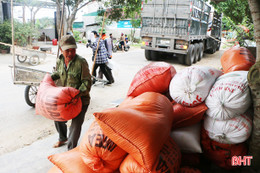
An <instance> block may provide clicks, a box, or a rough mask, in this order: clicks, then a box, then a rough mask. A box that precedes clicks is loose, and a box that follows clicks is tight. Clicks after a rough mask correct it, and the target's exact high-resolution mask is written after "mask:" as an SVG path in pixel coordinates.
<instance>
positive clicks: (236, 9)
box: [211, 0, 253, 25]
mask: <svg viewBox="0 0 260 173" xmlns="http://www.w3.org/2000/svg"><path fill="white" fill-rule="evenodd" d="M211 4H212V5H213V6H214V7H215V9H216V10H217V11H218V12H220V13H224V15H225V16H226V17H229V18H230V19H231V20H232V21H233V22H234V23H235V24H236V25H238V24H240V23H242V22H243V20H244V18H245V17H247V18H248V21H249V22H251V23H253V21H252V17H251V13H250V9H249V5H248V2H247V0H227V1H225V2H220V3H218V4H215V3H211Z"/></svg>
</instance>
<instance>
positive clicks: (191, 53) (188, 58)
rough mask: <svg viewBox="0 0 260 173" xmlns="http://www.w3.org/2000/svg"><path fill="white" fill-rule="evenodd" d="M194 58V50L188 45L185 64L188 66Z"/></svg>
mask: <svg viewBox="0 0 260 173" xmlns="http://www.w3.org/2000/svg"><path fill="white" fill-rule="evenodd" d="M194 58H195V48H194V45H193V44H190V46H189V49H188V52H187V54H186V57H185V64H186V65H188V66H190V65H192V63H193V62H194Z"/></svg>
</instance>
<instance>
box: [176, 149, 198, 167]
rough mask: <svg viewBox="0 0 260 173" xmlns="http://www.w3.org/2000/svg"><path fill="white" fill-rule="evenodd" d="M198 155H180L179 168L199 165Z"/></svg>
mask: <svg viewBox="0 0 260 173" xmlns="http://www.w3.org/2000/svg"><path fill="white" fill-rule="evenodd" d="M200 156H201V154H200V153H183V152H182V153H181V167H184V166H191V167H197V166H198V165H200V162H201V161H200Z"/></svg>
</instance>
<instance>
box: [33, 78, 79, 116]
mask: <svg viewBox="0 0 260 173" xmlns="http://www.w3.org/2000/svg"><path fill="white" fill-rule="evenodd" d="M79 92H80V91H79V90H77V89H75V88H72V87H56V85H55V83H54V81H53V80H52V78H51V76H50V75H49V74H46V75H45V77H44V78H43V80H42V81H41V84H40V87H39V89H38V92H37V97H36V104H35V110H36V114H37V115H43V116H45V117H46V118H48V119H51V120H55V121H67V120H70V119H73V118H75V117H76V116H77V115H78V114H79V113H80V111H81V107H82V103H81V99H77V100H76V101H75V102H73V103H72V102H71V100H72V99H73V98H74V97H75V96H76V95H77V94H79Z"/></svg>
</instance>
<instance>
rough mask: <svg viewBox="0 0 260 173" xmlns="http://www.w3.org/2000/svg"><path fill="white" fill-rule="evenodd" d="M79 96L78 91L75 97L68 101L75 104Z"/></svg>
mask: <svg viewBox="0 0 260 173" xmlns="http://www.w3.org/2000/svg"><path fill="white" fill-rule="evenodd" d="M80 97H81V92H80V93H78V94H77V95H76V96H75V97H73V98H72V99H71V101H70V102H71V103H73V104H76V103H77V102H78V99H80Z"/></svg>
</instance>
